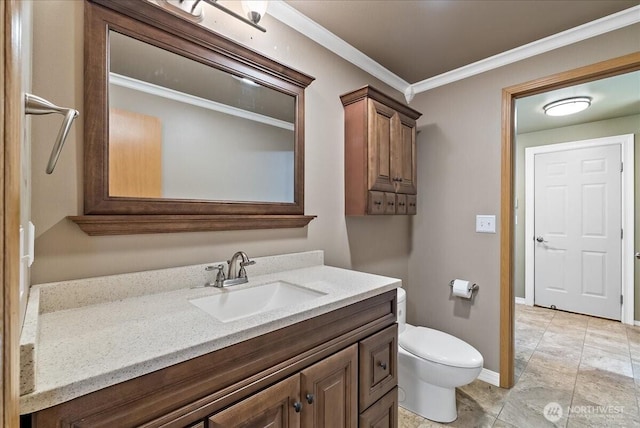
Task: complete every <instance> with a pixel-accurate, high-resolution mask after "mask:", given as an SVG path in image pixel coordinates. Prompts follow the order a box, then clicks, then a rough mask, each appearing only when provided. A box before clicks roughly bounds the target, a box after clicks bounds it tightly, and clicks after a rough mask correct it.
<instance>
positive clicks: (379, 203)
mask: <svg viewBox="0 0 640 428" xmlns="http://www.w3.org/2000/svg"><path fill="white" fill-rule="evenodd" d="M373 205H382V202H380V201H374V202H373Z"/></svg>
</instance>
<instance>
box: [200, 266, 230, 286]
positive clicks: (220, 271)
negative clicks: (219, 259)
mask: <svg viewBox="0 0 640 428" xmlns="http://www.w3.org/2000/svg"><path fill="white" fill-rule="evenodd" d="M204 270H207V271H210V270H217V271H218V273H217V274H216V282H215V283H214V284H211V283H209V285H213V286H214V287H222V286H223V285H224V280H225V279H227V278H226V277H225V276H224V265H216V266H207V267H206V268H204Z"/></svg>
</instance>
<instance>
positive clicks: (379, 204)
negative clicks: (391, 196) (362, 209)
mask: <svg viewBox="0 0 640 428" xmlns="http://www.w3.org/2000/svg"><path fill="white" fill-rule="evenodd" d="M368 205H369V214H384V209H385V204H384V192H369V201H368Z"/></svg>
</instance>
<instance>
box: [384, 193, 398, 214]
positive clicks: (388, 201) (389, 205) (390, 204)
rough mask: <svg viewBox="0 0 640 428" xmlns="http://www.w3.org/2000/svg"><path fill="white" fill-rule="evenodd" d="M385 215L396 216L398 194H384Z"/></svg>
mask: <svg viewBox="0 0 640 428" xmlns="http://www.w3.org/2000/svg"><path fill="white" fill-rule="evenodd" d="M384 213H385V214H395V213H396V194H395V193H389V192H385V194H384Z"/></svg>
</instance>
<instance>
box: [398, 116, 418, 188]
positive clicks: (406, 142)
mask: <svg viewBox="0 0 640 428" xmlns="http://www.w3.org/2000/svg"><path fill="white" fill-rule="evenodd" d="M398 117H399V119H398V120H399V121H400V125H399V127H398V129H399V132H398V137H397V139H396V141H395V143H396V144H395V146H396V149H395V150H396V151H395V153H396V154H397V159H396V163H395V164H396V168H395V171H394V172H393V174H392V175H393V179H394V182H395V183H396V191H397V192H398V193H405V194H410V195H415V194H416V192H417V191H418V189H417V186H416V181H417V180H416V122H415V120H412V119H410V118H408V117H407V116H404V115H402V114H399V115H398Z"/></svg>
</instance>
